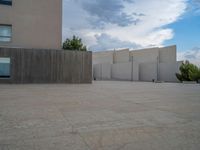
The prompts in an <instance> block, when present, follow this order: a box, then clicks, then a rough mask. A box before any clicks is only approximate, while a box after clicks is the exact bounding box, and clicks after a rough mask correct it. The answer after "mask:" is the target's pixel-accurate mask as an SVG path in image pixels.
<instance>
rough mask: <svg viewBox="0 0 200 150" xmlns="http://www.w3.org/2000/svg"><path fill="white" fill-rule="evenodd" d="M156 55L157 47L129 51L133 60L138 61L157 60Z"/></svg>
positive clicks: (157, 54)
mask: <svg viewBox="0 0 200 150" xmlns="http://www.w3.org/2000/svg"><path fill="white" fill-rule="evenodd" d="M158 56H159V49H158V48H150V49H141V50H133V51H130V57H133V61H135V62H138V63H145V62H157V59H158ZM130 60H131V58H130Z"/></svg>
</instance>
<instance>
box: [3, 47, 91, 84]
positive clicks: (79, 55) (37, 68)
mask: <svg viewBox="0 0 200 150" xmlns="http://www.w3.org/2000/svg"><path fill="white" fill-rule="evenodd" d="M0 57H7V58H10V78H8V79H6V80H5V79H2V80H1V79H0V83H4V82H7V83H91V82H92V53H91V52H80V51H64V50H39V49H38V50H35V49H17V48H0Z"/></svg>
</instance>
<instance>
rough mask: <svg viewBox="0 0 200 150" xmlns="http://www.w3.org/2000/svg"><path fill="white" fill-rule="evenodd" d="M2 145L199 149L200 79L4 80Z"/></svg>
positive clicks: (3, 148)
mask: <svg viewBox="0 0 200 150" xmlns="http://www.w3.org/2000/svg"><path fill="white" fill-rule="evenodd" d="M0 89H1V90H0V150H7V149H8V150H23V149H24V150H27V149H29V150H32V149H33V150H45V149H46V150H47V149H48V150H51V149H52V150H57V149H58V150H59V149H61V150H65V149H66V150H68V149H70V150H133V149H136V150H146V149H148V150H160V149H162V150H168V149H171V150H184V149H185V150H199V149H200V142H199V141H200V117H199V116H200V92H199V91H200V85H198V84H195V85H194V84H178V83H148V82H147V83H144V82H116V81H96V82H94V83H93V84H81V85H69V84H49V85H47V84H31V85H30V84H26V85H14V84H10V85H6V84H1V85H0Z"/></svg>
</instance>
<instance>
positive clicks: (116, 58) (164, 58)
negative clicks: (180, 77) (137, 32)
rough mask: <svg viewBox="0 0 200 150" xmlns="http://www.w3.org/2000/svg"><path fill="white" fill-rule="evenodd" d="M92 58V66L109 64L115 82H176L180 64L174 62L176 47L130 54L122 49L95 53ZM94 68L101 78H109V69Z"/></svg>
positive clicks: (138, 51)
mask: <svg viewBox="0 0 200 150" xmlns="http://www.w3.org/2000/svg"><path fill="white" fill-rule="evenodd" d="M112 52H113V53H112ZM93 56H94V57H93V61H94V64H98V63H99V64H104V63H105V62H108V63H109V64H111V66H112V67H111V79H116V80H134V81H152V80H154V81H157V80H158V81H167V82H170V81H171V82H177V79H176V76H175V73H176V72H179V67H180V64H181V63H180V62H177V61H176V46H169V47H163V48H157V47H156V48H149V49H141V50H134V51H130V52H129V50H128V49H124V50H119V51H109V52H101V53H95V54H94V55H93ZM94 68H95V67H94ZM96 68H98V69H99V70H101V75H100V77H101V78H106V79H108V77H110V72H109V71H108V69H109V68H110V67H108V66H107V67H96ZM97 72H100V71H97ZM97 74H98V73H97ZM106 74H107V75H106Z"/></svg>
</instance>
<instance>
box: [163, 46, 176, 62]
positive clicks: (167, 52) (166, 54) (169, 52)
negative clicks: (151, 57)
mask: <svg viewBox="0 0 200 150" xmlns="http://www.w3.org/2000/svg"><path fill="white" fill-rule="evenodd" d="M159 61H160V63H172V62H176V46H168V47H163V48H160V49H159Z"/></svg>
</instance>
